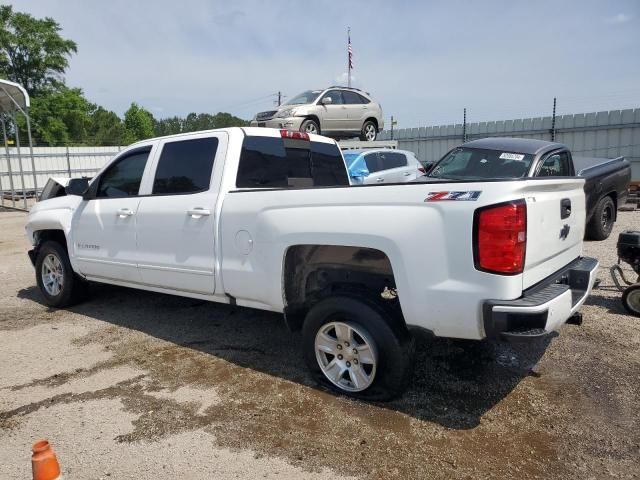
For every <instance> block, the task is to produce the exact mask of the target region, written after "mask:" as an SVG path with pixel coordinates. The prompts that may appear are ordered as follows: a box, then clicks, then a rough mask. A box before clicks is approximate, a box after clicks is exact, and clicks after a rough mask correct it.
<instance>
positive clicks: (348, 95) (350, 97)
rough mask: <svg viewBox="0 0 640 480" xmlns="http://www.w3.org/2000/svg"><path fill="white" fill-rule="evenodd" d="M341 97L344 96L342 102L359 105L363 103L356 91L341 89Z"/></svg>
mask: <svg viewBox="0 0 640 480" xmlns="http://www.w3.org/2000/svg"><path fill="white" fill-rule="evenodd" d="M342 98H344V103H346V104H351V105H360V104H362V103H363V102H362V97H361V96H360V95H358V94H357V93H356V92H350V91H349V90H343V91H342Z"/></svg>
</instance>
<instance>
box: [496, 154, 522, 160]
mask: <svg viewBox="0 0 640 480" xmlns="http://www.w3.org/2000/svg"><path fill="white" fill-rule="evenodd" d="M500 159H501V160H517V161H521V160H524V155H523V154H521V153H501V154H500Z"/></svg>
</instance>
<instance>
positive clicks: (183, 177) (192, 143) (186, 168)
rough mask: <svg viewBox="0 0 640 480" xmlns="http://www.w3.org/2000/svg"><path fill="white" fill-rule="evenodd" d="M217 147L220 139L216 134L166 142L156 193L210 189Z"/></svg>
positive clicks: (166, 193)
mask: <svg viewBox="0 0 640 480" xmlns="http://www.w3.org/2000/svg"><path fill="white" fill-rule="evenodd" d="M217 148H218V139H217V138H215V137H209V138H194V139H192V140H180V141H177V142H169V143H165V144H164V147H163V148H162V153H161V154H160V160H159V161H158V166H157V168H156V176H155V178H154V180H153V194H154V195H172V194H183V193H196V192H203V191H205V190H208V189H209V184H210V182H211V172H212V171H213V161H214V159H215V156H216V150H217Z"/></svg>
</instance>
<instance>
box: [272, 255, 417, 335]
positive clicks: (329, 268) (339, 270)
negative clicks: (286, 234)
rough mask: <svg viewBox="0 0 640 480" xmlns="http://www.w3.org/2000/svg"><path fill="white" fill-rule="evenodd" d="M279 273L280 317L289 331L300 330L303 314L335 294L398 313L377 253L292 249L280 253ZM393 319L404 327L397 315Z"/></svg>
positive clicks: (385, 261)
mask: <svg viewBox="0 0 640 480" xmlns="http://www.w3.org/2000/svg"><path fill="white" fill-rule="evenodd" d="M282 271H283V275H282V277H283V278H282V285H283V287H282V295H283V303H284V314H285V319H286V322H287V326H288V327H289V328H290V329H291V330H293V331H295V330H299V329H300V327H301V325H302V321H303V320H304V316H305V315H306V312H307V311H308V310H309V309H310V308H311V307H312V306H313V305H314V304H316V303H317V302H318V301H320V300H321V299H323V298H326V297H327V296H329V295H332V294H336V293H347V294H351V295H361V296H365V297H368V298H370V299H373V300H377V301H380V302H381V303H382V304H384V305H385V306H386V307H388V308H389V309H392V310H397V313H400V305H399V301H398V298H397V291H396V288H397V287H396V278H395V276H394V272H393V267H392V265H391V260H390V259H389V257H388V256H387V255H386V254H385V253H384V252H383V251H381V250H378V249H375V248H369V247H357V246H343V245H313V244H302V245H292V246H290V247H289V248H287V250H286V251H285V253H284V259H283V270H282ZM395 317H398V318H399V319H400V320H401V322H402V324H403V325H405V324H404V319H402V316H401V315H396V316H395ZM405 326H406V325H405Z"/></svg>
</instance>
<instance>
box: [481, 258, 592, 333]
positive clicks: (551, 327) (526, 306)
mask: <svg viewBox="0 0 640 480" xmlns="http://www.w3.org/2000/svg"><path fill="white" fill-rule="evenodd" d="M597 270H598V261H597V260H596V259H595V258H590V257H580V258H578V259H576V260H574V261H573V262H571V263H570V264H569V265H567V266H566V267H564V268H563V269H562V270H560V271H558V272H556V273H554V274H553V275H551V276H550V277H547V278H546V279H544V280H543V281H542V282H540V283H538V284H537V285H534V286H533V287H531V288H529V289H527V290H525V291H524V292H523V295H522V297H520V298H518V299H516V300H487V301H486V302H485V303H484V305H483V312H482V313H483V321H484V330H485V335H486V336H487V337H488V338H491V337H497V336H502V337H510V338H512V339H531V338H537V337H541V336H544V335H547V334H549V333H551V332H554V331H556V330H558V329H559V328H560V327H561V326H562V325H563V324H564V323H565V322H566V321H567V320H568V319H569V318H570V317H571V316H572V315H573V314H574V313H575V312H576V311H577V310H578V308H580V306H581V305H582V304H583V303H584V301H585V300H586V299H587V297H588V296H589V293H590V292H591V289H592V288H593V283H594V282H595V280H596V272H597Z"/></svg>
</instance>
